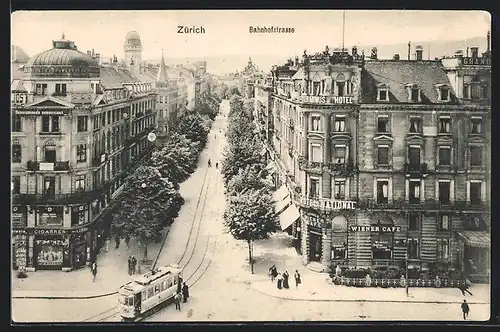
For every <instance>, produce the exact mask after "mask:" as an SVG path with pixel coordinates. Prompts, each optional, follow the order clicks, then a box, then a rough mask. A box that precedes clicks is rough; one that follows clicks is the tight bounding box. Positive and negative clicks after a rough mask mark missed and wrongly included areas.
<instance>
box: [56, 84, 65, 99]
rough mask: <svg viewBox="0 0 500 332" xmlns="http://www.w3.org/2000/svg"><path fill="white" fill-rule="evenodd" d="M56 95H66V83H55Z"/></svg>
mask: <svg viewBox="0 0 500 332" xmlns="http://www.w3.org/2000/svg"><path fill="white" fill-rule="evenodd" d="M55 95H56V96H66V84H59V83H56V92H55Z"/></svg>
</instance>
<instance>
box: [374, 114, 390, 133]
mask: <svg viewBox="0 0 500 332" xmlns="http://www.w3.org/2000/svg"><path fill="white" fill-rule="evenodd" d="M390 128H391V127H390V124H389V117H388V116H387V115H380V116H379V117H378V118H377V132H379V133H389V132H391V129H390Z"/></svg>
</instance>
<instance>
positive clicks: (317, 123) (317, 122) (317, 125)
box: [311, 115, 321, 131]
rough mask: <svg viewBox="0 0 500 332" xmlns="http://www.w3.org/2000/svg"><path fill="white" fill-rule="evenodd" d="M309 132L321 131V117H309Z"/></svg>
mask: <svg viewBox="0 0 500 332" xmlns="http://www.w3.org/2000/svg"><path fill="white" fill-rule="evenodd" d="M311 123H312V126H311V130H312V131H321V117H319V116H317V115H313V116H311Z"/></svg>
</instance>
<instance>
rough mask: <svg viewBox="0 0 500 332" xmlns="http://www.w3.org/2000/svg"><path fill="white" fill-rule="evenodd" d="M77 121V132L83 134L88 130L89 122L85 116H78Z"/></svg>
mask: <svg viewBox="0 0 500 332" xmlns="http://www.w3.org/2000/svg"><path fill="white" fill-rule="evenodd" d="M77 121H78V122H77V127H78V132H84V131H87V130H88V122H89V118H88V116H86V115H81V116H78V120H77Z"/></svg>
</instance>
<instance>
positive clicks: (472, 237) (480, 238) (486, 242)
mask: <svg viewBox="0 0 500 332" xmlns="http://www.w3.org/2000/svg"><path fill="white" fill-rule="evenodd" d="M458 236H460V237H461V238H462V239H463V240H464V241H465V244H467V245H468V246H470V247H476V248H489V247H490V245H491V237H490V233H489V232H485V231H462V232H458Z"/></svg>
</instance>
